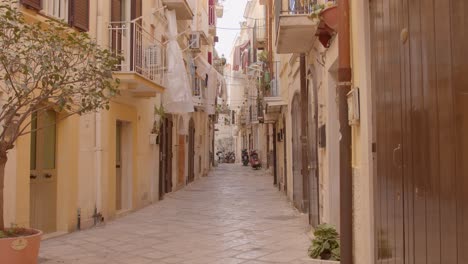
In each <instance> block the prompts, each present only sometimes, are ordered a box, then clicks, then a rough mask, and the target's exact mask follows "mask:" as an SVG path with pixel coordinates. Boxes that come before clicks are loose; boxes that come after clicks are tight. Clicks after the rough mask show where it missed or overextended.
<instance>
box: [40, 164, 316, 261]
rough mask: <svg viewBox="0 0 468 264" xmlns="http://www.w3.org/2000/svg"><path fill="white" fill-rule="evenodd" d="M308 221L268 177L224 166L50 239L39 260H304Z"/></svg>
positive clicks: (259, 172) (244, 168)
mask: <svg viewBox="0 0 468 264" xmlns="http://www.w3.org/2000/svg"><path fill="white" fill-rule="evenodd" d="M306 233H307V219H306V216H305V215H301V214H299V213H298V212H297V211H295V210H294V209H293V207H292V206H291V205H290V203H289V202H288V200H287V198H286V197H285V195H284V194H282V193H280V192H278V190H277V189H275V188H274V186H273V185H272V177H271V176H267V174H266V173H265V172H264V171H262V170H260V171H253V170H252V169H251V168H250V167H242V166H240V165H221V166H219V167H218V168H216V169H214V170H213V171H212V172H211V173H210V175H209V176H208V177H205V178H202V179H200V180H198V181H196V182H195V183H193V184H192V185H190V186H188V187H187V188H185V189H183V190H180V191H178V192H175V193H172V194H169V195H167V196H166V197H165V199H164V200H163V201H161V202H159V203H156V204H154V205H151V206H149V207H146V208H144V209H142V210H140V211H138V212H135V213H133V214H130V215H128V216H125V217H122V218H120V219H117V220H115V221H112V222H109V223H107V224H106V225H105V226H102V227H97V228H93V229H89V230H85V231H81V232H75V233H72V234H69V235H65V236H62V237H58V238H55V239H49V240H46V241H44V242H43V244H42V245H41V252H40V260H39V263H41V264H52V263H80V264H92V263H108V264H114V263H128V264H139V263H187V264H188V263H203V264H205V263H213V264H215V263H220V264H222V263H234V264H237V263H243V264H254V263H296V264H300V263H307V248H308V246H309V244H310V242H309V238H308V237H307V234H306Z"/></svg>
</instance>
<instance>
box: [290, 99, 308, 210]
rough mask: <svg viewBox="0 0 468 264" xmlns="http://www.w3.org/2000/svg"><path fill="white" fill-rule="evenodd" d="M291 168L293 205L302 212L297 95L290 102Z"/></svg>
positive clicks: (299, 106) (299, 102)
mask: <svg viewBox="0 0 468 264" xmlns="http://www.w3.org/2000/svg"><path fill="white" fill-rule="evenodd" d="M291 105H292V109H291V120H292V135H291V136H292V137H291V138H292V165H293V166H292V167H293V203H294V206H295V207H296V208H297V209H299V210H300V211H302V212H304V211H305V210H304V209H305V208H303V199H304V190H303V184H304V181H303V176H302V144H301V98H300V96H299V95H298V94H296V95H294V98H293V100H292V104H291Z"/></svg>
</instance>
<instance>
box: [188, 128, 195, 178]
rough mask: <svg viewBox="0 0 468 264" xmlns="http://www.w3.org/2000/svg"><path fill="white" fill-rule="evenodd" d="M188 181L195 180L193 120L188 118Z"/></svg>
mask: <svg viewBox="0 0 468 264" xmlns="http://www.w3.org/2000/svg"><path fill="white" fill-rule="evenodd" d="M188 144H189V146H188V182H193V181H194V180H195V122H194V121H193V119H190V123H189V138H188Z"/></svg>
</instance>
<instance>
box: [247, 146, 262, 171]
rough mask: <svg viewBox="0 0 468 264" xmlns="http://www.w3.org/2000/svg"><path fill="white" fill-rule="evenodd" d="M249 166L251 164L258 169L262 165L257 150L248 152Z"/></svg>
mask: <svg viewBox="0 0 468 264" xmlns="http://www.w3.org/2000/svg"><path fill="white" fill-rule="evenodd" d="M250 166H252V168H253V169H254V170H258V169H260V168H261V167H262V163H261V162H260V159H259V158H258V154H257V151H255V150H252V151H251V152H250Z"/></svg>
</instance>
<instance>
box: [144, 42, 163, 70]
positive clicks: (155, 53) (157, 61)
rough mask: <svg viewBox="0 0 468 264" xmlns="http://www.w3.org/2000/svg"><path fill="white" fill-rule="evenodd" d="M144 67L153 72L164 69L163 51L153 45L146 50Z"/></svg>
mask: <svg viewBox="0 0 468 264" xmlns="http://www.w3.org/2000/svg"><path fill="white" fill-rule="evenodd" d="M145 66H146V67H147V68H151V69H154V70H156V69H163V68H164V51H163V48H162V47H161V46H159V45H154V46H150V47H148V48H147V49H146V52H145Z"/></svg>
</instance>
